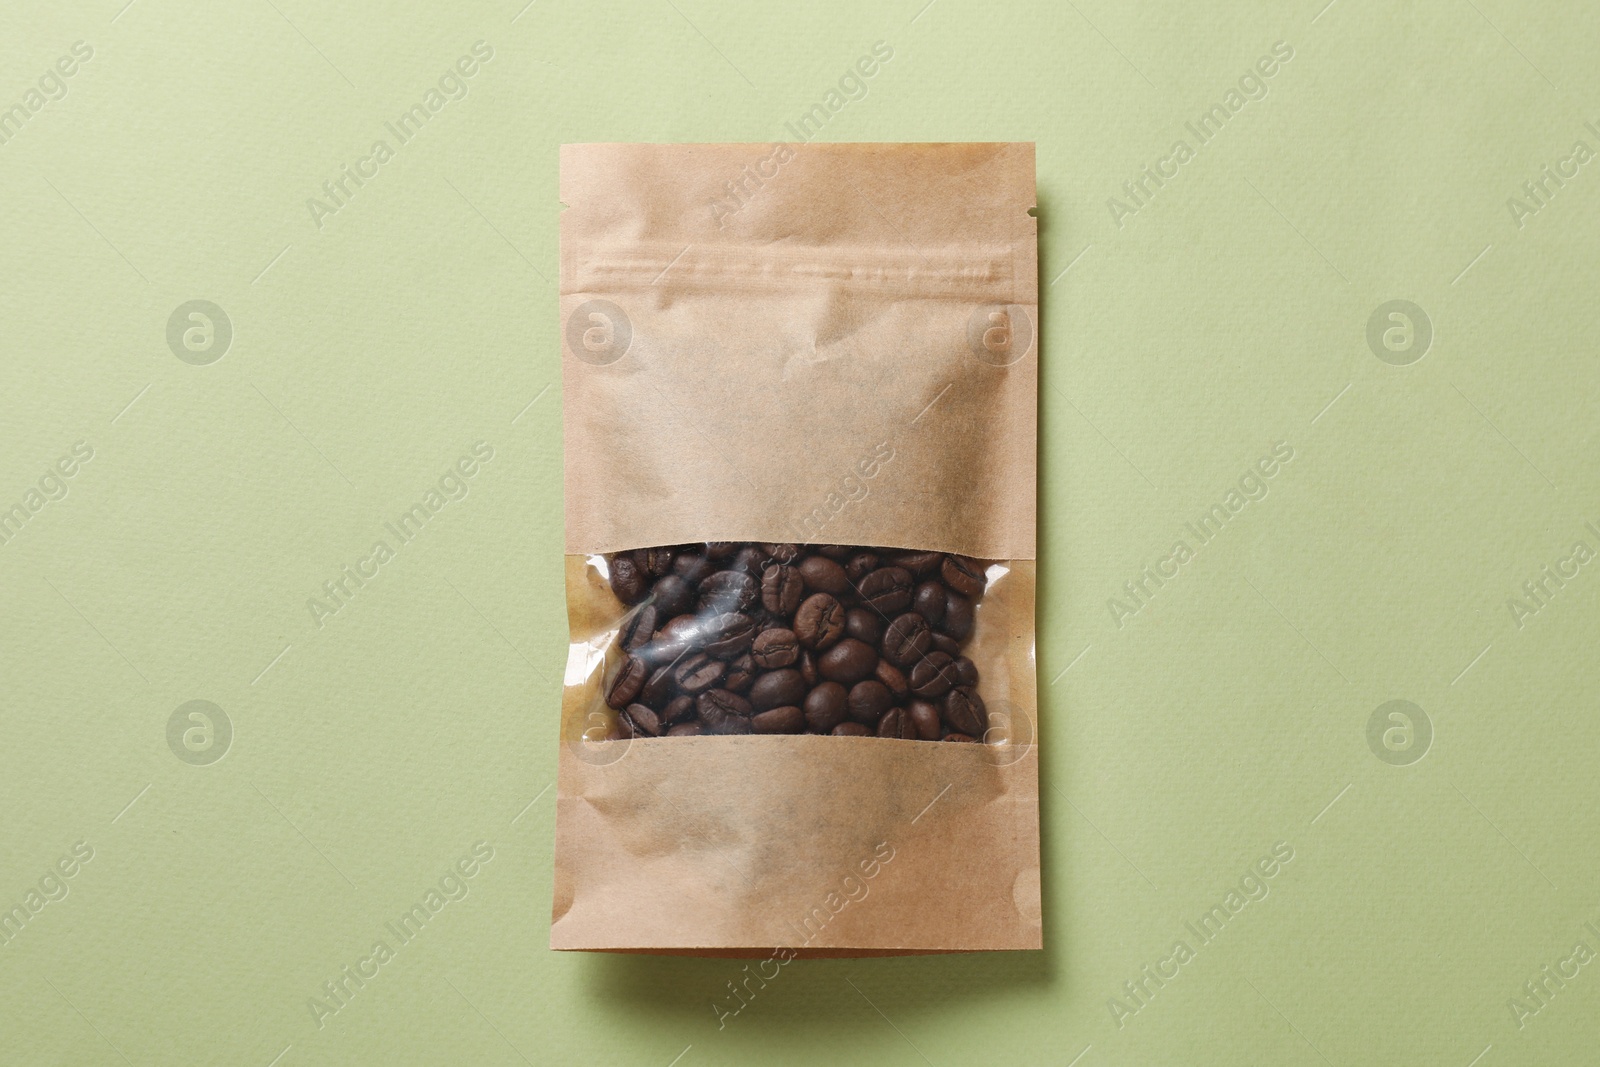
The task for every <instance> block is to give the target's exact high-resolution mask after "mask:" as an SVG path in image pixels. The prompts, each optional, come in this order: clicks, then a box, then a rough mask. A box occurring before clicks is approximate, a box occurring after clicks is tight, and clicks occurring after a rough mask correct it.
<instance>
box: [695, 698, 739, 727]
mask: <svg viewBox="0 0 1600 1067" xmlns="http://www.w3.org/2000/svg"><path fill="white" fill-rule="evenodd" d="M694 709H695V711H696V712H698V713H699V715H700V721H701V722H703V723H705V724H706V726H708V727H710V728H711V729H716V728H717V727H719V726H721V725H722V724H723V723H724V722H725V721H726V720H727V719H730V718H740V719H748V718H749V717H750V713H751V711H752V710H753V709H752V708H751V707H750V702H749V701H748V700H746V699H745V698H744V697H742V696H740V695H739V694H738V693H730V692H728V690H726V689H708V690H706V691H705V692H704V693H701V694H700V695H699V696H698V697H696V698H695V701H694Z"/></svg>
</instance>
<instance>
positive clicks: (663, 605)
mask: <svg viewBox="0 0 1600 1067" xmlns="http://www.w3.org/2000/svg"><path fill="white" fill-rule="evenodd" d="M650 598H651V600H652V601H654V603H655V605H656V608H657V610H659V611H660V612H661V617H662V618H668V617H670V616H673V615H682V614H683V613H684V612H686V611H688V610H689V608H690V607H691V606H693V604H694V586H692V585H690V584H689V583H688V582H686V581H684V580H683V579H682V578H679V577H678V576H677V575H676V574H668V575H666V576H664V577H661V578H657V579H656V584H655V585H653V586H651V587H650Z"/></svg>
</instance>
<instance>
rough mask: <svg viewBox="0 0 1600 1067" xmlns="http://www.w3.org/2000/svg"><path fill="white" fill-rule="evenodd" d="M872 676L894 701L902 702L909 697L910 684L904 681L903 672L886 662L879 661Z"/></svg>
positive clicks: (883, 660)
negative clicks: (890, 694) (880, 683)
mask: <svg viewBox="0 0 1600 1067" xmlns="http://www.w3.org/2000/svg"><path fill="white" fill-rule="evenodd" d="M872 674H873V677H875V678H877V679H878V681H880V682H882V683H883V685H884V688H885V689H887V690H889V692H890V693H892V694H893V695H894V698H895V699H896V700H904V699H905V698H906V697H908V696H910V695H911V683H910V682H908V681H906V676H905V672H904V671H902V670H901V669H900V668H899V667H896V666H895V665H894V664H892V663H890V662H889V661H888V660H886V659H880V660H879V661H878V666H877V667H876V668H875V669H874V670H873V672H872Z"/></svg>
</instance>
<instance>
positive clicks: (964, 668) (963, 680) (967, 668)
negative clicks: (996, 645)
mask: <svg viewBox="0 0 1600 1067" xmlns="http://www.w3.org/2000/svg"><path fill="white" fill-rule="evenodd" d="M956 678H957V679H958V680H959V684H961V685H964V686H968V687H971V686H975V685H977V684H978V667H977V665H976V664H974V663H973V662H972V661H971V660H970V659H968V658H967V657H965V656H957V657H956Z"/></svg>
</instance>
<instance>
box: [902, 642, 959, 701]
mask: <svg viewBox="0 0 1600 1067" xmlns="http://www.w3.org/2000/svg"><path fill="white" fill-rule="evenodd" d="M907 677H908V680H909V681H910V682H911V691H912V692H913V693H915V694H917V696H919V697H937V696H943V695H944V694H945V693H948V692H949V691H950V688H951V687H952V686H953V685H955V684H956V682H958V681H960V679H959V678H957V677H956V664H955V661H954V660H952V659H951V658H950V657H949V656H947V655H945V654H944V653H943V652H929V653H928V654H927V655H926V656H923V657H922V658H921V659H919V660H917V662H916V663H915V664H914V665H913V666H912V668H911V673H910V674H909V675H908V676H907Z"/></svg>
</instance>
